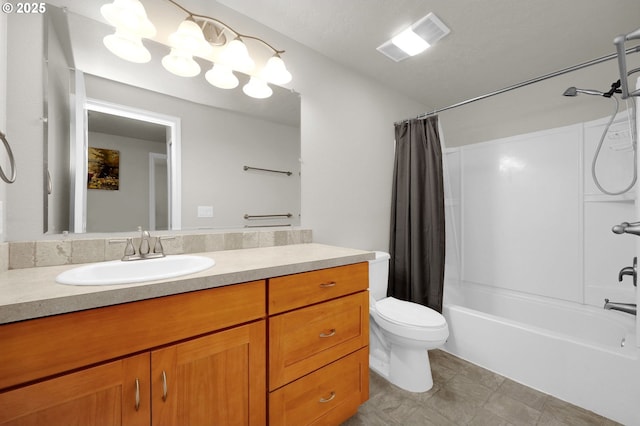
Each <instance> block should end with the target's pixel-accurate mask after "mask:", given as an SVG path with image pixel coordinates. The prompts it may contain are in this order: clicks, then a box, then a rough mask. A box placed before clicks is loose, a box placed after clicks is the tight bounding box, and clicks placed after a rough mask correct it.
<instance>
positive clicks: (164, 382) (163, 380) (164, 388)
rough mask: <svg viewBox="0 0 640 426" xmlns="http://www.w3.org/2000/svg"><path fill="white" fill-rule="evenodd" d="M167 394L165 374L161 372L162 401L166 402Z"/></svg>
mask: <svg viewBox="0 0 640 426" xmlns="http://www.w3.org/2000/svg"><path fill="white" fill-rule="evenodd" d="M168 394H169V390H168V389H167V373H165V372H164V370H162V400H163V401H166V400H167V395H168Z"/></svg>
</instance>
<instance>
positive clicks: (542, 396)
mask: <svg viewBox="0 0 640 426" xmlns="http://www.w3.org/2000/svg"><path fill="white" fill-rule="evenodd" d="M498 392H500V393H503V394H505V395H508V396H510V397H511V398H513V399H517V400H518V401H520V402H524V403H525V404H527V405H528V406H529V407H531V408H533V409H535V410H542V407H543V406H544V403H545V401H546V400H547V398H548V397H549V395H547V394H546V393H542V392H539V391H537V390H535V389H532V388H529V387H527V386H524V385H521V384H520V383H518V382H514V381H513V380H511V379H505V380H504V382H502V385H501V386H500V388H499V389H498Z"/></svg>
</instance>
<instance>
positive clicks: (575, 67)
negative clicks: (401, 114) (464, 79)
mask: <svg viewBox="0 0 640 426" xmlns="http://www.w3.org/2000/svg"><path fill="white" fill-rule="evenodd" d="M636 52H640V46H636V47H631V48H629V49H627V50H625V54H627V55H628V54H630V53H636ZM617 57H618V54H617V53H612V54H609V55H605V56H601V57H599V58H596V59H592V60H590V61H587V62H583V63H581V64H578V65H573V66H571V67H568V68H564V69H561V70H558V71H554V72H552V73H549V74H545V75H542V76H540V77H536V78H532V79H530V80H526V81H523V82H521V83H517V84H513V85H511V86H507V87H505V88H503V89H500V90H496V91H494V92H490V93H486V94H484V95H481V96H477V97H475V98H471V99H467V100H466V101H462V102H458V103H456V104H453V105H449V106H447V107H444V108H440V109H436V110H433V111H430V112H425V113H423V114H420V115H418V116H417V117H416V119H422V118H427V117H430V116H432V115H436V114H438V113H439V112H442V111H447V110H450V109H454V108H458V107H460V106H463V105H467V104H470V103H472V102H476V101H480V100H483V99H487V98H490V97H492V96H496V95H500V94H502V93H506V92H510V91H511V90H515V89H519V88H521V87H525V86H528V85H530V84H533V83H539V82H541V81H544V80H548V79H550V78H553V77H557V76H560V75H563V74H566V73H569V72H572V71H577V70H579V69H582V68H586V67H589V66H592V65H597V64H599V63H601V62H606V61H609V60H611V59H614V58H617ZM405 121H407V120H401V121H397V122H396V123H395V124H400V123H403V122H405Z"/></svg>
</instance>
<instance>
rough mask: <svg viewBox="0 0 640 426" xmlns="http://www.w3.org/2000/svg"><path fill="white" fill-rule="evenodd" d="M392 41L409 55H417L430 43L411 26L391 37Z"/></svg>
mask: <svg viewBox="0 0 640 426" xmlns="http://www.w3.org/2000/svg"><path fill="white" fill-rule="evenodd" d="M391 43H393V44H395V45H396V46H397V47H399V48H400V49H402V50H403V51H404V52H405V53H406V54H407V55H409V56H415V55H417V54H418V53H421V52H423V51H424V50H426V49H427V48H428V47H429V46H430V44H429V43H427V42H426V40H425V39H423V38H422V37H420V36H419V35H418V34H416V33H415V32H413V30H412V29H411V28H407V29H406V30H404V31H403V32H401V33H400V34H398V35H397V36H395V37H393V38H392V39H391Z"/></svg>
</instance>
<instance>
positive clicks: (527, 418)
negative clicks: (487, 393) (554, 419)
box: [484, 392, 542, 426]
mask: <svg viewBox="0 0 640 426" xmlns="http://www.w3.org/2000/svg"><path fill="white" fill-rule="evenodd" d="M484 408H485V409H487V410H488V411H491V412H492V413H493V414H495V415H497V416H499V417H501V418H503V419H506V420H508V421H509V422H511V423H513V424H514V425H523V426H525V425H535V424H536V423H537V422H538V419H539V418H540V416H541V414H542V413H541V412H540V411H538V410H534V409H533V408H531V407H529V406H528V405H526V404H525V403H523V402H521V401H518V400H516V399H513V398H511V397H509V396H507V395H504V394H502V393H499V392H496V393H494V394H493V395H491V398H489V401H487V403H486V404H485V405H484Z"/></svg>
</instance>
